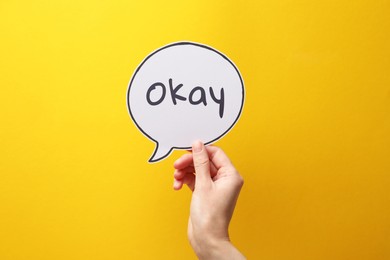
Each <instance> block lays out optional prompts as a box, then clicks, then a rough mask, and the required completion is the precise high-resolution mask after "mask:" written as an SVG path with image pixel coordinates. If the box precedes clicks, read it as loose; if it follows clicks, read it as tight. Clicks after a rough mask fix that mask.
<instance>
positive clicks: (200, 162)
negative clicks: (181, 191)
mask: <svg viewBox="0 0 390 260" xmlns="http://www.w3.org/2000/svg"><path fill="white" fill-rule="evenodd" d="M192 156H193V160H194V168H195V173H196V178H195V187H196V186H199V185H206V184H207V183H210V180H211V176H210V160H209V155H208V153H207V150H206V147H205V146H204V144H203V143H202V142H200V141H195V142H194V143H193V144H192Z"/></svg>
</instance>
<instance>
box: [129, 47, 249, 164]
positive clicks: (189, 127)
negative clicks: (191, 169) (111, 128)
mask: <svg viewBox="0 0 390 260" xmlns="http://www.w3.org/2000/svg"><path fill="white" fill-rule="evenodd" d="M243 104H244V83H243V80H242V78H241V75H240V73H239V71H238V69H237V67H236V66H235V65H234V64H233V62H232V61H231V60H229V59H228V58H227V57H226V56H225V55H224V54H222V53H220V52H219V51H217V50H215V49H213V48H211V47H209V46H206V45H202V44H198V43H193V42H178V43H173V44H169V45H167V46H164V47H162V48H160V49H158V50H156V51H154V52H153V53H151V54H150V55H149V56H147V57H146V58H145V59H144V61H142V63H141V64H140V65H139V66H138V68H137V69H136V71H135V72H134V74H133V77H132V78H131V81H130V84H129V88H128V91H127V105H128V110H129V113H130V116H131V118H132V119H133V121H134V123H135V124H136V126H137V127H138V129H139V130H141V132H142V133H143V134H144V135H145V136H146V137H148V138H149V139H150V140H152V141H153V142H155V143H156V148H155V150H154V153H153V155H152V157H151V158H150V159H149V162H157V161H160V160H162V159H164V158H166V157H167V156H169V154H170V153H171V152H172V151H173V149H191V144H192V142H193V141H195V140H201V141H203V142H204V143H205V144H210V143H213V142H215V141H217V140H218V139H220V138H221V137H222V136H224V135H225V134H226V133H227V132H228V131H229V130H230V129H231V128H232V127H233V126H234V124H235V123H236V122H237V120H238V118H239V117H240V115H241V112H242V108H243Z"/></svg>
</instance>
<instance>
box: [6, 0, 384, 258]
mask: <svg viewBox="0 0 390 260" xmlns="http://www.w3.org/2000/svg"><path fill="white" fill-rule="evenodd" d="M389 14H390V3H389V1H386V0H377V1H370V0H356V1H340V0H334V1H311V0H302V1H287V0H285V1H273V0H266V1H242V2H240V1H222V0H220V1H191V2H185V1H128V0H127V1H118V0H104V1H91V0H77V1H76V0H62V1H49V0H46V1H43V0H36V1H11V0H1V2H0V87H1V95H0V116H1V118H0V120H1V123H0V149H1V150H0V259H5V260H8V259H29V260H32V259H194V258H195V257H194V255H193V253H192V251H191V248H190V246H189V244H188V242H187V238H186V227H187V218H188V213H189V201H190V192H189V191H188V190H187V189H185V190H183V191H180V192H174V191H173V190H172V187H171V186H172V181H173V179H172V174H173V169H172V164H173V161H174V160H175V159H176V158H178V157H179V156H180V155H181V154H182V153H183V152H180V151H179V152H178V151H176V152H174V153H173V154H172V155H171V156H170V157H169V158H168V159H167V160H165V161H163V162H161V163H157V164H148V163H147V160H148V159H149V157H150V155H151V154H152V151H153V149H154V144H153V143H152V142H151V141H149V140H148V139H146V138H145V137H144V136H143V135H142V134H141V132H139V131H138V130H137V128H136V127H135V125H134V124H133V123H132V122H131V120H130V116H129V115H128V112H127V107H126V91H127V86H128V82H129V80H130V77H131V75H132V73H133V72H134V70H135V68H136V67H137V65H138V64H139V63H140V62H141V61H142V59H143V58H144V57H145V56H146V55H148V54H149V53H150V52H151V51H153V50H155V49H156V48H159V47H161V46H163V45H165V44H168V43H170V42H175V41H180V40H190V41H195V42H200V43H205V44H208V45H210V46H212V47H215V48H216V49H218V50H220V51H221V52H223V53H225V54H226V55H227V56H228V57H230V58H231V59H232V60H233V61H234V62H235V64H236V65H237V66H238V68H239V69H240V71H241V73H242V75H243V78H244V81H245V84H246V94H247V96H246V102H245V107H244V111H243V114H242V117H241V118H240V120H239V122H238V124H237V125H236V127H235V128H234V129H233V130H232V131H231V132H230V133H229V134H228V135H226V136H225V137H224V138H223V139H222V140H220V141H219V142H218V143H217V145H219V146H221V147H222V148H223V149H224V150H225V151H226V152H227V153H228V154H229V155H230V157H231V158H232V160H233V162H234V163H235V165H236V167H237V168H238V169H239V171H240V172H241V174H242V175H243V176H244V179H245V185H244V188H243V191H242V194H241V197H240V199H239V203H238V206H237V209H236V212H235V215H234V218H233V221H232V225H231V230H230V233H231V238H232V240H233V242H234V243H235V244H236V245H237V247H238V248H240V250H241V251H242V252H243V253H244V254H245V255H246V256H247V257H249V258H250V259H303V260H304V259H354V260H356V259H390V18H389ZM205 127H207V126H205Z"/></svg>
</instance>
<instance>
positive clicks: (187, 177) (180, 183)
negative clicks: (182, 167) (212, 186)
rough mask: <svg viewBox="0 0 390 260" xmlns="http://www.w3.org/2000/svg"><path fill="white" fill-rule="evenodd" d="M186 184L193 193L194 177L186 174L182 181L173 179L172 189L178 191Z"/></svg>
mask: <svg viewBox="0 0 390 260" xmlns="http://www.w3.org/2000/svg"><path fill="white" fill-rule="evenodd" d="M184 184H186V185H187V186H188V188H189V189H190V190H191V191H194V187H195V175H194V174H187V175H185V176H184V177H183V178H182V179H180V180H178V179H174V181H173V189H174V190H180V189H181V188H182V187H183V185H184Z"/></svg>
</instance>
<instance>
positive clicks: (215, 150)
mask: <svg viewBox="0 0 390 260" xmlns="http://www.w3.org/2000/svg"><path fill="white" fill-rule="evenodd" d="M206 149H207V152H208V154H209V157H210V161H211V162H212V164H213V165H214V166H215V168H216V169H220V168H222V167H233V168H234V166H233V164H232V162H231V161H230V159H229V157H228V156H227V155H226V154H225V152H224V151H223V150H222V149H221V148H219V147H216V146H207V147H206Z"/></svg>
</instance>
